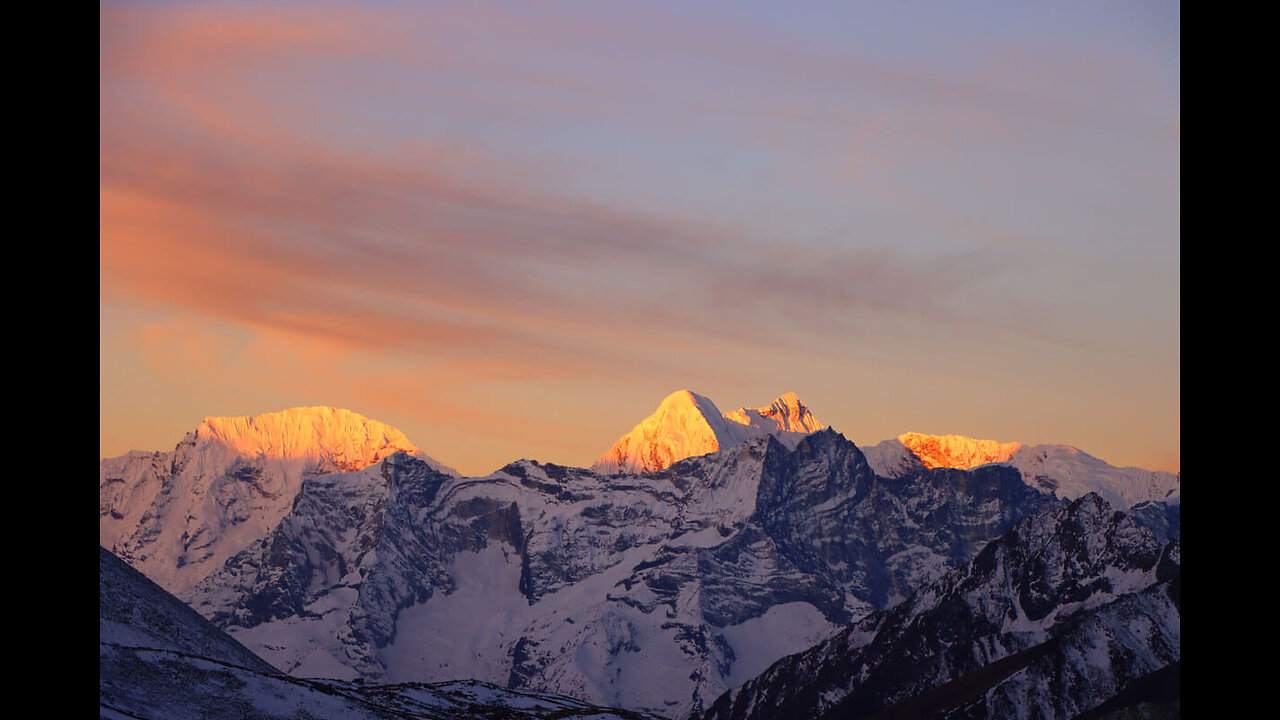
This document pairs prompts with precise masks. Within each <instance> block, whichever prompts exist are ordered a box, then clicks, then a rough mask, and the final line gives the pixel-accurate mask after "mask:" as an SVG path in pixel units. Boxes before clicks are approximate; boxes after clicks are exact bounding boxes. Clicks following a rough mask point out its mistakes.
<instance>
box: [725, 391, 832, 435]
mask: <svg viewBox="0 0 1280 720" xmlns="http://www.w3.org/2000/svg"><path fill="white" fill-rule="evenodd" d="M724 417H725V419H726V420H729V421H731V422H735V423H738V424H740V425H750V426H753V427H760V428H763V429H764V430H766V431H769V432H774V431H782V432H798V433H811V432H814V431H817V430H821V429H822V428H824V427H826V425H823V424H822V423H821V422H820V421H819V420H818V419H817V418H815V417H814V416H813V413H811V412H810V411H809V408H808V406H806V405H805V404H804V401H802V400H801V399H800V396H799V395H796V394H795V393H794V392H786V393H783V394H782V395H780V396H778V399H777V400H774V401H773V404H772V405H769V406H767V407H761V408H745V407H744V408H738V409H737V410H734V411H733V412H727V413H725V414H724Z"/></svg>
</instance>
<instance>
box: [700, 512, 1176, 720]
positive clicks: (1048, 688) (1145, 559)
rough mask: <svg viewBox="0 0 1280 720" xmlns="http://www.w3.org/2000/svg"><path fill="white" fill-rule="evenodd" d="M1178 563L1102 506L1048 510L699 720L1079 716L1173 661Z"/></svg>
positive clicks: (1166, 548) (1171, 545)
mask: <svg viewBox="0 0 1280 720" xmlns="http://www.w3.org/2000/svg"><path fill="white" fill-rule="evenodd" d="M1180 555H1181V541H1180V540H1178V539H1175V540H1172V541H1170V542H1168V543H1163V544H1162V543H1161V542H1160V540H1159V539H1158V538H1157V537H1156V536H1155V535H1154V534H1153V533H1151V532H1150V531H1148V530H1147V529H1146V528H1144V527H1143V526H1142V525H1141V524H1139V523H1138V522H1137V521H1135V519H1134V518H1132V517H1131V516H1129V515H1127V514H1125V513H1120V512H1116V511H1114V510H1113V509H1112V508H1111V507H1110V506H1109V505H1108V504H1107V503H1106V502H1105V501H1104V500H1103V499H1102V498H1101V497H1099V496H1098V495H1097V494H1089V495H1086V496H1084V497H1082V498H1080V499H1078V500H1076V501H1075V502H1073V503H1071V504H1070V505H1066V506H1051V507H1047V508H1044V509H1042V510H1041V511H1039V512H1037V513H1035V514H1033V515H1031V516H1029V517H1027V518H1025V519H1024V520H1022V521H1021V522H1019V523H1017V524H1016V525H1015V526H1014V527H1013V528H1012V529H1010V530H1009V531H1007V532H1006V533H1004V534H1003V535H1002V536H1001V537H1000V538H999V539H997V540H995V541H993V542H991V543H990V544H988V545H987V546H986V547H984V548H983V549H982V551H981V552H979V553H978V555H977V556H976V557H974V558H973V559H972V560H971V561H970V562H968V563H966V564H965V565H962V566H960V567H957V568H955V569H954V570H951V571H949V572H948V573H946V574H945V575H943V576H942V577H940V578H938V579H937V580H936V581H934V582H933V583H931V584H929V585H926V586H924V587H922V588H921V589H920V590H919V591H917V592H916V593H915V594H914V595H913V596H912V597H911V598H909V599H908V600H906V601H905V602H902V603H900V604H898V605H896V606H894V607H893V608H891V609H888V610H883V611H879V612H876V613H873V614H871V615H868V616H867V617H865V618H863V619H862V620H860V621H859V622H857V623H856V624H854V625H852V626H851V627H849V628H847V629H845V630H842V631H841V632H839V633H838V634H836V635H834V636H833V637H832V638H830V639H829V640H827V641H825V642H823V643H821V644H819V645H817V646H815V647H813V648H811V649H810V650H807V651H805V652H803V653H800V654H797V655H793V656H791V657H787V658H785V659H783V660H781V661H779V662H778V663H776V664H774V665H773V666H771V667H770V668H769V669H768V670H766V671H765V672H764V673H762V674H761V675H760V676H758V677H756V678H755V679H753V680H751V681H749V682H747V683H746V684H744V685H743V686H742V687H740V688H738V689H736V690H732V691H730V692H727V693H725V694H724V695H722V696H721V697H720V698H718V699H717V700H716V701H715V703H714V704H713V705H712V706H711V707H710V709H709V710H707V711H706V712H705V713H703V714H701V715H698V717H700V718H702V719H703V720H727V719H729V718H733V719H735V720H736V719H743V720H745V719H747V718H752V719H764V718H794V717H808V718H855V717H870V716H877V717H939V718H988V717H1043V718H1073V717H1076V716H1077V715H1080V714H1081V713H1083V712H1085V711H1088V710H1090V709H1092V708H1096V707H1099V706H1101V705H1102V704H1103V703H1104V702H1106V701H1108V699H1110V698H1114V697H1117V696H1120V695H1122V693H1124V692H1125V691H1126V689H1128V688H1131V687H1139V686H1140V685H1141V684H1142V683H1143V682H1144V678H1150V677H1153V676H1155V675H1156V674H1157V673H1161V672H1168V668H1169V667H1171V666H1173V665H1174V664H1175V663H1178V662H1179V660H1180V655H1181V618H1180V569H1179V568H1180Z"/></svg>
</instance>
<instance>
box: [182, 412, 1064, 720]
mask: <svg viewBox="0 0 1280 720" xmlns="http://www.w3.org/2000/svg"><path fill="white" fill-rule="evenodd" d="M1053 502H1054V500H1053V499H1052V498H1051V497H1049V496H1048V495H1045V494H1043V493H1040V492H1038V491H1036V490H1034V489H1032V488H1030V487H1028V486H1027V485H1025V484H1024V483H1023V482H1022V481H1021V479H1020V478H1019V476H1018V474H1017V473H1016V472H1015V471H1013V470H1012V469H1010V468H1005V467H998V466H997V467H991V468H983V469H980V470H977V471H974V472H964V471H957V470H951V469H939V470H926V471H923V472H921V473H919V474H917V475H915V476H911V477H908V478H899V479H886V478H881V477H877V476H876V475H875V474H874V473H872V472H871V470H870V468H869V467H868V466H867V464H866V462H865V459H864V458H863V456H862V454H861V452H860V451H859V450H858V448H857V447H856V446H854V445H853V443H851V442H849V441H848V440H846V439H845V438H844V437H843V436H841V435H839V434H838V433H835V432H834V431H831V430H823V431H820V432H817V433H813V434H811V435H807V436H802V438H801V440H800V442H799V443H798V444H797V445H796V447H795V449H794V450H793V449H788V448H787V447H786V446H784V445H783V444H782V443H780V442H779V441H778V440H777V439H776V438H775V437H773V436H772V435H764V436H761V437H757V438H755V439H753V440H750V441H748V442H745V443H740V444H738V445H736V446H734V447H731V448H729V449H727V450H725V451H722V452H719V453H713V454H710V455H704V456H699V457H694V458H689V459H686V460H684V461H682V462H678V463H676V464H675V465H672V466H671V467H668V468H666V469H665V470H661V471H657V472H652V473H645V474H640V475H611V476H605V475H601V474H599V473H596V472H594V471H591V470H587V469H580V468H566V467H561V466H557V465H551V464H546V465H544V464H540V463H537V462H534V461H528V460H522V461H519V462H516V463H512V464H510V465H508V466H507V467H505V468H503V469H502V470H499V471H498V472H496V473H494V474H492V475H490V476H487V477H483V478H458V477H453V476H449V475H445V474H443V473H439V472H436V471H435V470H434V469H432V468H431V467H430V466H428V465H427V464H426V463H424V462H422V461H421V460H418V459H415V458H412V457H409V456H406V455H394V456H392V457H390V458H388V459H386V460H384V461H383V462H382V463H381V464H380V465H378V466H376V467H371V468H366V469H364V470H361V471H357V472H351V473H341V474H334V475H327V476H318V477H313V478H309V479H307V480H306V481H305V482H304V483H303V484H302V487H301V490H300V492H299V493H298V495H297V498H296V500H295V502H294V505H293V508H292V509H291V511H290V513H289V514H288V515H287V516H286V517H284V518H283V519H282V520H281V522H280V523H279V524H278V525H277V526H276V528H275V529H273V530H272V532H271V533H270V534H269V535H268V536H266V537H264V538H263V539H262V540H261V541H259V542H256V543H254V544H252V545H251V546H249V547H248V548H246V549H245V550H244V551H242V552H240V553H238V554H237V555H235V556H233V557H232V558H230V559H229V561H228V562H227V563H226V564H225V566H224V567H223V568H222V569H220V570H219V571H218V572H216V573H214V574H213V575H211V576H210V577H209V578H208V579H206V580H205V581H203V582H201V583H199V584H198V585H196V586H195V587H194V588H192V589H191V590H190V591H189V592H188V593H186V594H185V595H184V599H186V600H188V601H189V602H190V603H191V605H192V606H193V607H195V608H196V609H197V610H199V611H200V612H201V613H202V614H203V615H205V616H206V617H209V618H211V619H212V620H213V621H214V622H215V623H216V624H218V625H219V626H220V627H223V628H225V629H227V630H228V631H229V632H230V633H231V634H232V636H233V637H235V638H236V639H237V640H238V641H240V642H242V643H244V644H245V645H246V646H248V647H250V648H251V649H253V650H255V651H256V652H258V653H259V654H260V655H262V656H263V657H264V658H266V659H268V660H269V661H271V662H272V663H273V664H275V665H277V666H278V667H280V668H281V669H282V670H285V671H287V672H290V673H292V674H295V675H304V676H325V677H334V678H340V679H345V680H354V679H356V678H362V679H365V680H371V681H379V682H400V681H405V680H409V679H414V680H419V681H444V680H451V679H458V678H474V679H478V680H483V681H487V682H492V683H497V684H501V685H506V686H509V687H512V688H519V689H530V690H539V691H548V692H555V693H560V694H565V695H570V696H573V697H578V698H581V699H583V700H585V701H588V702H591V703H594V704H598V705H607V706H614V707H626V708H632V709H637V710H643V711H647V712H653V713H657V714H663V715H667V716H669V717H678V716H681V715H683V714H685V713H687V712H688V711H690V710H692V709H696V708H698V707H701V706H704V705H705V704H706V703H708V702H710V701H711V700H712V699H713V698H714V697H716V696H718V695H719V694H721V693H722V692H723V691H724V690H726V689H728V688H730V687H733V686H735V685H736V684H738V683H740V682H743V681H745V680H747V679H749V678H750V677H752V676H753V675H754V674H755V673H757V672H759V671H761V670H763V669H764V668H765V667H767V666H768V665H769V664H770V663H771V662H773V661H775V660H777V659H779V658H781V657H784V656H785V655H787V654H790V653H794V652H799V651H801V650H803V649H805V648H806V647H808V646H810V645H812V644H813V643H815V642H817V641H819V640H821V639H822V638H823V637H825V636H827V635H828V634H830V633H832V632H835V631H836V630H838V629H839V628H840V627H841V626H843V625H844V624H845V623H848V622H850V621H853V620H856V619H858V618H860V617H862V616H863V615H866V614H867V613H869V612H872V611H874V610H876V609H881V608H884V607H888V606H890V605H892V604H893V603H895V602H898V601H900V600H901V599H902V598H904V597H906V596H907V595H909V594H910V592H912V591H913V590H914V589H915V588H916V587H918V586H919V585H921V584H922V583H925V582H928V581H930V580H933V579H936V578H937V577H939V576H941V575H942V574H943V573H944V572H945V571H946V570H947V569H948V568H950V567H953V566H955V565H957V564H960V563H963V562H965V561H967V560H968V559H970V558H971V557H973V556H974V555H975V554H976V553H977V552H978V551H979V550H980V549H981V547H982V546H983V545H984V544H985V543H986V541H987V540H988V539H989V538H992V537H996V536H998V535H999V534H1000V533H1002V532H1003V531H1004V530H1006V529H1007V528H1008V527H1010V526H1011V525H1012V524H1013V523H1014V522H1015V521H1017V520H1018V519H1020V518H1021V517H1023V516H1025V515H1026V514H1028V513H1029V512H1031V511H1032V510H1034V509H1036V508H1039V507H1042V506H1044V505H1045V504H1047V503H1053Z"/></svg>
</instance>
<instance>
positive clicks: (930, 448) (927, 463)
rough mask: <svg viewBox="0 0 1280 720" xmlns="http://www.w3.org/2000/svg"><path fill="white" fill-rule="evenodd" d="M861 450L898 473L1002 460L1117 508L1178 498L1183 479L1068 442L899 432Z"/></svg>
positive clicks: (1039, 482) (1034, 481) (1066, 491)
mask: <svg viewBox="0 0 1280 720" xmlns="http://www.w3.org/2000/svg"><path fill="white" fill-rule="evenodd" d="M866 455H867V461H868V462H869V463H871V467H872V468H873V469H874V470H875V472H876V474H878V475H881V476H883V477H902V476H904V475H907V474H909V473H912V472H917V471H918V470H920V469H921V468H938V467H949V468H961V469H968V468H974V467H979V466H981V465H984V464H989V463H1005V464H1008V465H1011V466H1012V467H1014V468H1017V470H1018V472H1019V473H1020V474H1021V475H1022V478H1023V480H1024V481H1025V482H1026V483H1027V484H1028V485H1031V486H1033V487H1036V488H1039V489H1041V490H1044V491H1045V492H1050V493H1053V494H1054V495H1056V496H1057V497H1060V498H1064V499H1067V500H1074V499H1076V498H1079V497H1083V496H1084V495H1087V494H1088V493H1091V492H1096V493H1098V494H1099V495H1101V496H1102V497H1103V499H1105V500H1106V501H1107V502H1108V503H1110V504H1112V505H1115V506H1116V507H1119V508H1129V507H1132V506H1133V505H1136V504H1138V503H1141V502H1146V501H1150V500H1155V501H1165V500H1171V499H1174V498H1177V497H1178V496H1179V495H1180V493H1181V484H1182V477H1181V474H1179V473H1169V472H1161V471H1156V470H1144V469H1142V468H1136V467H1123V468H1121V467H1115V466H1113V465H1110V464H1108V463H1106V462H1104V461H1102V460H1099V459H1098V458H1096V457H1093V456H1092V455H1089V454H1088V453H1085V452H1083V451H1081V450H1079V449H1077V448H1074V447H1071V446H1070V445H1051V444H1044V445H1023V444H1022V443H1018V442H1008V443H1002V442H998V441H995V440H977V439H974V438H969V437H965V436H963V435H923V434H921V433H913V432H909V433H903V434H902V435H899V436H898V437H897V438H896V439H893V440H886V441H884V442H882V443H880V444H878V445H875V446H873V447H870V448H867V449H866Z"/></svg>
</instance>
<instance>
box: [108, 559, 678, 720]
mask: <svg viewBox="0 0 1280 720" xmlns="http://www.w3.org/2000/svg"><path fill="white" fill-rule="evenodd" d="M98 577H99V592H98V599H99V618H100V619H99V653H98V676H99V708H100V711H99V717H101V718H108V719H111V720H116V719H124V718H128V719H130V720H138V719H139V718H141V719H143V720H149V719H155V720H160V719H162V718H164V719H166V720H167V719H169V718H197V717H198V718H203V719H204V720H222V719H224V718H225V719H227V720H232V719H235V720H243V719H244V718H255V719H261V720H271V719H277V718H278V719H279V720H294V719H296V718H311V719H312V720H365V719H375V718H376V719H378V720H392V719H394V720H462V719H463V718H504V719H507V720H543V719H545V720H551V719H552V718H565V717H593V718H603V719H605V720H608V719H609V718H616V719H617V720H623V719H626V720H655V719H653V718H652V717H651V716H646V715H643V714H641V713H635V712H629V711H625V710H615V709H611V708H602V707H597V706H593V705H590V704H589V703H584V702H582V701H580V700H574V699H572V698H567V697H562V696H556V695H551V694H547V693H530V692H520V691H513V690H508V689H506V688H502V687H498V686H495V685H492V684H488V683H482V682H476V681H461V682H451V683H438V684H425V683H405V684H400V685H372V684H367V683H347V682H342V681H335V680H311V679H302V678H295V677H290V676H288V675H284V674H281V673H280V672H279V671H277V670H276V669H275V668H273V667H271V666H270V665H268V664H267V663H266V662H264V661H263V660H261V659H260V658H258V657H257V656H255V655H254V654H253V653H251V652H249V650H247V649H246V648H244V647H243V646H242V645H240V644H239V643H237V642H236V641H235V640H233V639H231V638H230V637H229V636H228V635H227V634H226V633H224V632H222V631H221V630H219V629H218V628H216V627H215V626H214V625H213V624H211V623H210V622H209V621H208V620H205V619H204V618H202V617H200V615H199V614H197V613H196V612H195V611H194V610H192V609H191V608H189V607H187V606H186V605H183V604H182V603H181V602H180V601H179V600H178V599H177V598H175V597H173V596H172V595H169V594H168V593H166V592H165V591H164V590H163V589H162V588H161V587H160V586H158V585H156V584H155V583H153V582H151V581H150V580H148V579H147V578H146V577H145V576H143V575H142V574H141V573H139V572H138V571H137V570H134V569H133V568H131V567H129V566H128V565H127V564H125V563H124V561H122V560H120V559H119V558H117V557H115V556H114V555H112V554H111V553H109V552H107V550H106V548H100V555H99V572H98Z"/></svg>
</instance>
